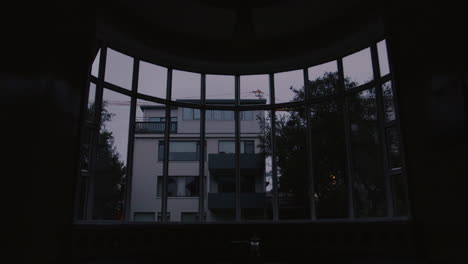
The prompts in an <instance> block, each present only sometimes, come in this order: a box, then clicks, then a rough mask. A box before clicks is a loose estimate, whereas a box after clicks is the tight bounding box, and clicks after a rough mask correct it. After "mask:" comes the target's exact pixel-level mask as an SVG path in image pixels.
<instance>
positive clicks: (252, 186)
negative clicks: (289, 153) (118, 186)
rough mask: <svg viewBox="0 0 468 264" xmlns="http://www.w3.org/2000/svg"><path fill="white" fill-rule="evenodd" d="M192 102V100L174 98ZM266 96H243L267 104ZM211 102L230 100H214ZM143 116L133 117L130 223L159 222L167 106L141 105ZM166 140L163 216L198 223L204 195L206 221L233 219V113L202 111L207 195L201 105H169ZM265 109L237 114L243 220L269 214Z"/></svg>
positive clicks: (226, 101)
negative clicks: (202, 182)
mask: <svg viewBox="0 0 468 264" xmlns="http://www.w3.org/2000/svg"><path fill="white" fill-rule="evenodd" d="M177 101H179V102H180V101H184V102H192V103H194V102H195V101H194V100H177ZM265 102H266V100H264V99H248V100H241V103H242V104H265ZM206 103H207V104H208V105H209V104H224V105H225V104H233V103H234V101H233V100H221V99H212V100H207V101H206ZM140 108H141V110H142V111H143V118H140V119H137V120H136V126H135V143H134V144H135V146H134V164H133V173H132V174H133V176H132V191H131V194H132V196H131V215H132V217H133V220H134V221H149V222H153V221H160V220H161V209H162V208H161V205H162V197H163V185H164V184H163V173H164V131H165V112H166V107H165V106H160V105H141V106H140ZM170 113H171V114H170V116H171V121H170V140H169V142H170V144H169V153H168V157H169V162H168V178H167V219H168V221H171V222H191V221H197V220H198V215H199V203H200V200H199V199H203V203H204V206H203V207H204V217H205V220H206V221H223V220H226V221H229V220H234V219H235V215H236V212H235V210H236V204H235V194H236V174H235V161H236V158H235V118H234V111H228V110H206V112H205V119H206V126H205V144H204V146H205V157H204V159H203V160H204V164H205V165H204V175H203V177H204V179H205V187H204V190H206V191H205V193H204V194H203V195H202V197H203V198H200V191H199V190H200V189H199V182H200V178H201V176H200V168H199V166H200V158H201V157H200V148H201V144H200V109H192V108H182V107H173V108H171V111H170ZM262 119H264V111H263V110H262V111H260V110H258V111H242V112H240V139H241V141H240V157H239V161H240V176H241V177H240V178H241V186H240V203H241V210H242V215H243V217H244V218H247V219H264V218H265V217H268V215H271V210H268V209H267V208H271V207H269V206H266V203H267V202H268V201H267V196H266V195H267V192H266V190H267V185H268V182H267V181H266V170H265V169H266V168H265V155H264V151H263V149H262V147H261V137H262V136H263V134H262V133H263V130H262V129H261V120H262Z"/></svg>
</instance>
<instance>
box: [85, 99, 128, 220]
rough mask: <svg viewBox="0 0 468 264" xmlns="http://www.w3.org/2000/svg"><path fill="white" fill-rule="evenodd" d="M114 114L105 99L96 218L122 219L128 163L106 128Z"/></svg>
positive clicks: (96, 172) (96, 178)
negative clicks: (118, 150)
mask: <svg viewBox="0 0 468 264" xmlns="http://www.w3.org/2000/svg"><path fill="white" fill-rule="evenodd" d="M94 108H95V106H94V104H93V105H91V106H90V107H89V108H88V113H89V114H93V113H94ZM113 116H114V114H112V113H110V112H109V111H108V110H107V102H105V101H104V102H103V105H102V111H101V121H100V124H99V128H100V130H99V138H98V145H97V159H96V164H95V168H94V207H93V218H94V219H102V220H110V219H120V217H121V214H122V208H123V204H124V199H123V197H124V190H125V177H126V167H125V163H124V161H122V160H121V158H120V156H119V153H118V152H117V150H116V147H115V142H114V136H113V134H112V132H111V131H109V130H107V128H106V123H108V122H111V121H112V117H113Z"/></svg>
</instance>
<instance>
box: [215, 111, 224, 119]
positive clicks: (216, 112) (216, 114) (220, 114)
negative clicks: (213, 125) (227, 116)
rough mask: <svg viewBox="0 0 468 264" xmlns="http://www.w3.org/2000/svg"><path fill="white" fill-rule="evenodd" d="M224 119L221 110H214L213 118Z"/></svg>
mask: <svg viewBox="0 0 468 264" xmlns="http://www.w3.org/2000/svg"><path fill="white" fill-rule="evenodd" d="M222 119H223V113H222V112H221V111H220V110H214V111H213V120H222Z"/></svg>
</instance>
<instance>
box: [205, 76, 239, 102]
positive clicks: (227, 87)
mask: <svg viewBox="0 0 468 264" xmlns="http://www.w3.org/2000/svg"><path fill="white" fill-rule="evenodd" d="M206 99H207V101H206V102H207V103H213V104H234V99H235V89H234V76H232V75H211V74H208V75H206Z"/></svg>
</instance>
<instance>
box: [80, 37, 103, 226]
mask: <svg viewBox="0 0 468 264" xmlns="http://www.w3.org/2000/svg"><path fill="white" fill-rule="evenodd" d="M106 58H107V47H106V46H104V44H102V46H101V54H100V58H99V72H98V82H97V83H96V98H95V100H94V122H95V124H97V129H93V136H92V141H93V142H92V143H91V148H92V149H91V152H90V153H91V155H90V158H89V160H90V170H89V175H90V176H89V182H88V191H87V194H86V201H85V204H86V211H85V217H84V218H85V219H87V220H92V219H93V208H94V195H95V193H94V177H95V167H96V162H97V147H98V144H99V132H100V128H101V112H102V97H103V94H104V74H105V70H106Z"/></svg>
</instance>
